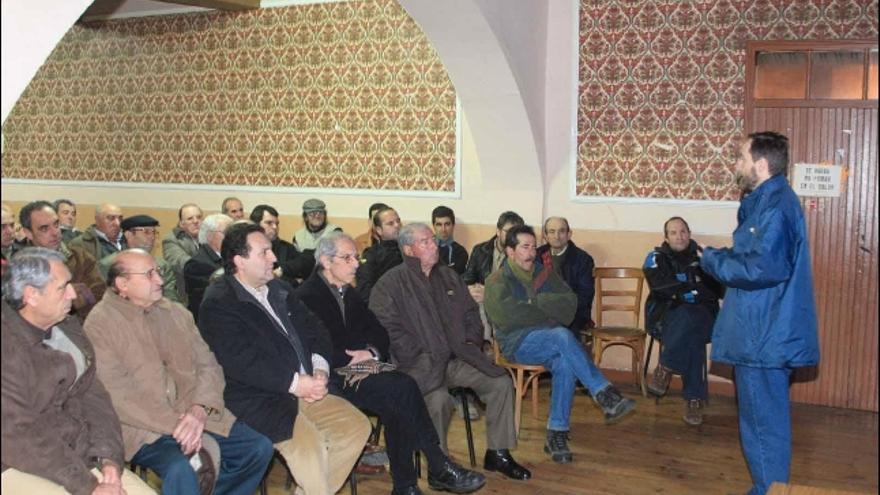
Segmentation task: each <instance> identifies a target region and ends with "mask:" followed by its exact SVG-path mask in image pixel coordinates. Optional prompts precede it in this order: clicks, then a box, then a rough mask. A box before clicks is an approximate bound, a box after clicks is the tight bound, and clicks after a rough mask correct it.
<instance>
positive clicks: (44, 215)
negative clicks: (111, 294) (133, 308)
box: [18, 201, 107, 322]
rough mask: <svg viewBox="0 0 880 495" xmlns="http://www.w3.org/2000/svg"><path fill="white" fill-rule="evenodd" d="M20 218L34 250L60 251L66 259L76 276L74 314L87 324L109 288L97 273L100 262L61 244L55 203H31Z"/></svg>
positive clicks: (21, 212) (68, 267) (23, 209)
mask: <svg viewBox="0 0 880 495" xmlns="http://www.w3.org/2000/svg"><path fill="white" fill-rule="evenodd" d="M18 215H19V220H20V221H21V227H22V230H23V231H24V232H25V235H26V236H27V238H28V240H29V241H30V243H31V245H32V246H36V247H43V248H46V249H51V250H53V251H58V252H59V253H61V255H62V256H64V260H65V261H64V264H65V265H66V266H67V269H68V270H70V273H71V275H72V276H73V278H72V279H71V281H70V282H71V284H73V290H74V291H75V292H76V299H74V301H73V309H72V312H73V314H75V315H76V316H77V317H78V318H79V321H81V322H82V321H85V319H86V315H88V314H89V311H91V310H92V308H93V307H94V305H95V303H97V302H98V301H100V300H101V297H103V295H104V290H105V289H106V287H107V286H106V285H105V284H104V279H103V278H102V277H101V274H100V272H99V271H98V261H97V260H96V259H95V257H94V256H92V255H91V254H89V253H88V252H86V251H85V250H84V249H82V248H78V247H69V246H67V245H66V244H65V243H64V242H62V241H61V228H60V227H59V225H60V224H59V221H58V214H57V213H56V212H55V207H54V206H52V203H49V202H48V201H34V202H33V203H28V204H26V205H24V207H22V209H21V211H19V212H18Z"/></svg>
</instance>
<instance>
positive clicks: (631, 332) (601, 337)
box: [592, 268, 647, 397]
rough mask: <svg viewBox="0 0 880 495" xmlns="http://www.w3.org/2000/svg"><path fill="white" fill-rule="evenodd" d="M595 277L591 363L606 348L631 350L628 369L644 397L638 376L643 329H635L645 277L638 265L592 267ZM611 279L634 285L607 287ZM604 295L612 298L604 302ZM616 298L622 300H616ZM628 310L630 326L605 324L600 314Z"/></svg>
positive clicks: (643, 382)
mask: <svg viewBox="0 0 880 495" xmlns="http://www.w3.org/2000/svg"><path fill="white" fill-rule="evenodd" d="M593 274H594V276H595V277H596V328H594V329H593V331H592V333H593V362H594V363H596V366H599V364H600V363H601V362H602V353H603V352H604V351H605V349H606V348H608V347H611V346H614V345H623V346H626V347H629V348H630V349H631V350H632V371H633V378H634V379H635V383H636V385H637V386H638V387H639V388H640V389H641V391H642V395H643V396H646V397H647V390H646V388H645V381H644V380H643V379H642V373H641V368H642V362H643V361H644V359H643V356H644V353H645V337H646V332H645V330H643V329H641V328H639V315H640V314H641V305H642V289H643V287H644V282H645V276H644V274H643V273H642V270H641V269H640V268H595V269H594V270H593ZM611 280H617V281H630V283H632V282H633V281H634V282H635V288H617V287H615V288H608V285H607V284H608V282H609V281H611ZM607 298H615V300H614V301H607V300H606V299H607ZM620 299H625V301H624V302H620ZM606 312H618V313H628V314H630V315H631V317H632V322H633V323H632V325H633V326H606V325H605V324H604V323H603V320H604V313H606Z"/></svg>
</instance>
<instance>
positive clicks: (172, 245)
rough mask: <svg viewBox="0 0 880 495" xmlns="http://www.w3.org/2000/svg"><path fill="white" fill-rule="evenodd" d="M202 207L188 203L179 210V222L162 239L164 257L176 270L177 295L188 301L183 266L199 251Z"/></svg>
mask: <svg viewBox="0 0 880 495" xmlns="http://www.w3.org/2000/svg"><path fill="white" fill-rule="evenodd" d="M202 217H203V214H202V209H201V208H199V206H198V205H196V204H193V203H186V204H184V205H183V206H181V207H180V209H179V210H177V219H178V223H177V226H176V227H174V229H172V230H171V232H169V233H168V235H167V236H165V238H164V239H162V257H163V258H165V261H166V262H167V263H168V264H169V265H170V266H171V269H172V270H174V275H175V276H176V277H177V295H178V296H179V299H180V301H181V302H183V303H184V304H185V303H186V283H185V282H184V278H183V267H184V266H185V265H186V262H187V261H189V259H190V258H192V257H193V256H195V255H196V253H198V252H199V226H201V225H202Z"/></svg>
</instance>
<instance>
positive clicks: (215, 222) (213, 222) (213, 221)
mask: <svg viewBox="0 0 880 495" xmlns="http://www.w3.org/2000/svg"><path fill="white" fill-rule="evenodd" d="M224 221H225V222H226V226H227V227H229V224H231V223H232V221H233V220H232V217H230V216H229V215H224V214H223V213H214V214H213V215H208V216H207V217H205V219H204V220H202V224H201V225H200V226H199V243H200V244H207V243H208V236H210V235H211V232H222V231H223V230H225V228H224V229H220V228H219V227H220V224H222V223H223V222H224Z"/></svg>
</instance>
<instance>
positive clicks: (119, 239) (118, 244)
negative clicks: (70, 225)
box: [95, 228, 122, 251]
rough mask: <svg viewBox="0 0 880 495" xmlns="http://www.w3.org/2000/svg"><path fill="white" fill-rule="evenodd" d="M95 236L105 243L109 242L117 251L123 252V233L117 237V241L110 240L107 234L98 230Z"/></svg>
mask: <svg viewBox="0 0 880 495" xmlns="http://www.w3.org/2000/svg"><path fill="white" fill-rule="evenodd" d="M95 235H96V236H98V238H99V239H102V240H103V241H105V242H108V243H110V244H112V245H114V246H116V250H117V251H121V250H122V234H121V233H120V235H119V237H117V238H116V239H114V240H112V241H111V240H110V238H109V237H107V234H105V233H104V232H102V231H100V230H98V229H97V228H95Z"/></svg>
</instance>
